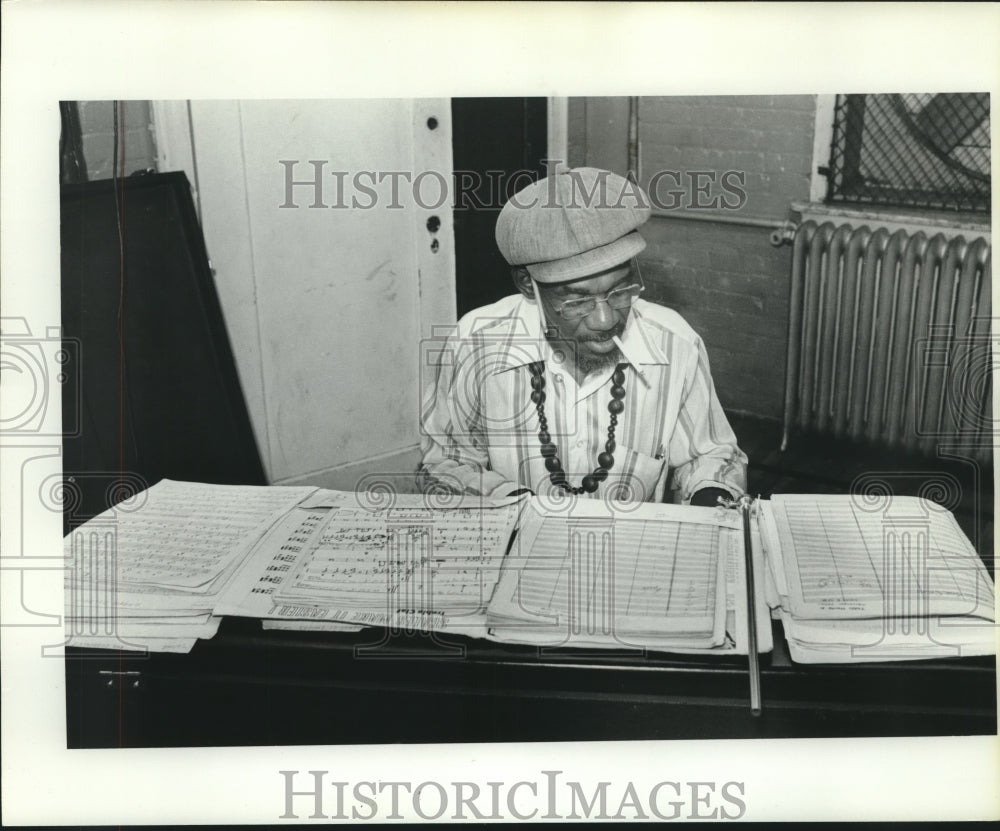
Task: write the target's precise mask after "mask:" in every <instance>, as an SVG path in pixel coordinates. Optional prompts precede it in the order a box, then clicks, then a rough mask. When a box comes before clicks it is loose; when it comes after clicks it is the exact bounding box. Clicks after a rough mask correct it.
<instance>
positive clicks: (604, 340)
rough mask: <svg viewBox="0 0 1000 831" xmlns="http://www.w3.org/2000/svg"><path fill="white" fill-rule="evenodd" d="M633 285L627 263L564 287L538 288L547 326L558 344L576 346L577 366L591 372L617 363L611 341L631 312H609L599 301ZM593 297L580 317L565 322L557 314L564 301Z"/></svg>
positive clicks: (546, 286) (566, 284)
mask: <svg viewBox="0 0 1000 831" xmlns="http://www.w3.org/2000/svg"><path fill="white" fill-rule="evenodd" d="M634 282H635V279H634V275H633V273H632V267H631V264H630V263H624V264H623V265H620V266H618V267H616V268H613V269H609V270H608V271H602V272H600V273H598V274H594V275H591V276H590V277H583V278H581V279H579V280H573V281H572V282H568V283H557V284H547V285H544V284H538V293H539V296H540V300H541V303H542V308H543V309H544V310H545V319H546V321H548V324H549V326H553V327H555V328H556V330H557V331H558V337H559V338H560V339H561V340H566V341H573V342H575V344H576V355H577V366H578V367H579V368H580V369H582V370H584V371H586V372H591V371H593V370H595V369H598V368H600V367H602V366H605V365H607V364H613V363H617V362H618V360H619V359H620V354H619V351H618V347H617V346H616V345H615V342H614V341H613V340H612V338H613V337H614V336H616V335H617V336H618V337H621V336H622V333H623V332H624V331H625V323H626V322H627V321H628V316H629V313H630V312H631V309H630V308H628V307H626V308H624V309H612V308H611V307H610V306H609V305H608V304H607V303H606V302H605V301H603V300H602V299H600V298H603V297H604V295H605V294H606V293H607V292H609V291H611V290H612V289H617V288H622V287H624V286H628V285H631V284H632V283H634ZM589 297H597V298H599V299H598V302H597V305H596V306H595V307H594V310H593V311H592V312H590V314H587V315H585V316H583V317H580V318H577V319H575V320H572V319H570V320H568V319H566V318H565V317H564V316H563V315H562V314H560V313H559V311H557V310H558V309H559V307H560V306H561V305H562V304H563V303H565V302H566V301H567V300H584V299H586V298H589Z"/></svg>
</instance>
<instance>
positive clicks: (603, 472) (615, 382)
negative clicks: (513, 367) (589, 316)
mask: <svg viewBox="0 0 1000 831" xmlns="http://www.w3.org/2000/svg"><path fill="white" fill-rule="evenodd" d="M626 366H627V364H618V365H617V366H616V367H615V371H614V373H613V374H612V376H611V400H610V401H609V402H608V412H609V413H610V414H611V421H610V426H609V427H608V440H607V441H606V442H605V444H604V452H603V453H601V454H599V455H598V457H597V467H596V468H595V469H594V472H593V473H588V474H587V475H586V476H584V477H583V481H582V482H581V483H580V485H579V487H575V486H573V485H571V484H570V483H569V480H568V479H567V478H566V473H565V471H564V470H563V467H562V462H560V461H559V457H558V456H557V455H556V452H557V450H556V446H555V444H553V443H552V437H551V436H550V435H549V423H548V421H547V420H546V418H545V364H544V363H542V362H541V361H538V362H536V363H533V364H529V365H528V369H529V370H530V371H531V400H532V402H533V403H534V405H535V409H536V410H537V411H538V440H539V442H541V445H542V456H544V457H545V469H546V470H547V471H548V472H549V479H550V480H551V482H552V484H553V485H555V486H556V487H558V488H561V489H562V490H564V491H567V492H569V493H575V494H581V493H593V492H594V491H596V490H597V487H598V485H600V484H601V482H603V481H604V480H605V479H607V478H608V471H609V470H611V468H613V467H614V466H615V456H614V453H615V446H616V445H615V427H616V426H617V425H618V416H619V414H620V413H621V412H622V411H623V410H624V409H625V404H624V401H623V399H624V398H625V367H626Z"/></svg>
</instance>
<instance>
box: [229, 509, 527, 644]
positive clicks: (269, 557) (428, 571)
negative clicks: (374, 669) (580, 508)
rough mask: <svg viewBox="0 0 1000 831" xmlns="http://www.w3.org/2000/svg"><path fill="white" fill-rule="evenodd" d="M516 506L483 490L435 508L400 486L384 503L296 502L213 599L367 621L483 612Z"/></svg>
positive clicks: (238, 610)
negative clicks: (463, 503) (479, 495)
mask: <svg viewBox="0 0 1000 831" xmlns="http://www.w3.org/2000/svg"><path fill="white" fill-rule="evenodd" d="M352 496H353V495H352ZM520 509H521V503H519V502H517V501H510V500H486V499H483V500H477V503H476V505H475V506H472V505H470V506H469V507H465V508H463V507H459V508H452V507H449V508H446V509H434V508H431V507H427V506H426V505H425V504H423V501H422V498H420V501H418V500H417V498H411V497H408V496H407V495H400V496H398V497H397V498H396V500H395V502H394V504H393V506H392V507H389V508H385V509H373V508H372V507H370V506H365V505H361V504H358V500H353V499H350V500H342V501H341V502H340V503H339V504H338V505H337V506H335V507H334V508H331V509H330V510H329V511H326V510H322V509H319V508H317V509H315V510H306V509H304V508H302V507H300V508H298V509H296V510H295V511H293V512H291V513H290V514H289V515H288V516H287V517H285V518H284V519H283V520H282V521H281V522H280V523H279V524H278V525H277V526H275V528H274V529H273V530H272V532H271V533H269V534H268V536H267V537H266V538H265V540H264V541H262V543H261V544H260V545H258V546H257V549H256V551H255V554H254V555H252V559H251V561H250V562H248V564H247V566H246V567H245V568H244V569H243V571H242V573H241V574H240V575H238V576H237V578H236V580H234V583H233V585H232V586H231V587H230V589H229V590H227V592H226V593H225V595H224V596H223V599H222V600H223V603H222V605H221V607H220V608H221V609H222V611H223V613H227V614H242V615H249V616H255V617H276V618H284V619H294V618H298V619H312V620H325V621H344V622H351V623H361V624H372V625H393V624H396V623H398V622H399V621H400V620H401V619H404V618H405V619H406V620H407V621H408V624H412V625H413V627H414V628H444V627H447V626H448V625H449V624H450V623H451V622H454V621H455V620H456V619H457V620H460V621H461V620H464V621H466V622H468V621H469V620H471V619H473V618H476V619H478V618H483V617H484V610H485V607H486V604H487V603H488V602H489V599H490V596H491V594H492V591H493V588H494V586H495V585H496V581H497V579H498V576H499V569H500V564H501V561H502V559H503V556H504V552H505V551H506V550H507V546H508V544H509V542H510V538H511V534H512V533H513V531H514V527H515V525H516V523H517V518H518V515H519V512H520ZM476 625H477V626H481V625H482V624H481V621H480V622H479V623H477V624H476Z"/></svg>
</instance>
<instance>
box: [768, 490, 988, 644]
mask: <svg viewBox="0 0 1000 831" xmlns="http://www.w3.org/2000/svg"><path fill="white" fill-rule="evenodd" d="M758 516H759V520H760V525H761V530H762V538H763V544H764V547H765V549H766V558H767V561H768V564H769V569H770V578H771V580H772V581H773V582H772V586H773V589H772V591H773V593H774V595H775V596H773V597H772V598H771V603H772V605H775V606H776V613H777V615H778V616H779V617H780V619H781V622H782V626H783V627H784V630H785V636H786V638H787V640H788V647H789V653H790V655H791V657H792V659H793V660H795V661H797V662H799V663H845V662H851V663H853V662H865V661H895V660H912V659H917V658H942V657H959V656H966V655H991V654H994V653H995V651H996V638H997V630H996V627H995V625H994V603H995V601H994V593H993V582H992V580H991V579H990V576H989V573H988V572H987V571H986V569H985V567H984V566H983V563H982V561H981V560H980V559H979V557H978V556H977V554H976V552H975V549H974V548H973V547H972V545H971V543H970V542H969V540H968V538H966V536H965V535H964V534H963V533H962V530H961V529H960V528H959V527H958V524H957V522H956V521H955V518H954V516H952V514H951V513H950V512H949V511H947V510H946V509H944V508H942V507H941V506H940V505H938V504H936V503H934V502H930V501H928V500H925V499H920V498H917V497H902V496H891V497H890V496H887V497H885V498H883V499H877V500H876V499H866V498H865V497H861V496H807V495H785V496H774V497H772V498H771V500H770V503H769V504H767V503H759V513H758Z"/></svg>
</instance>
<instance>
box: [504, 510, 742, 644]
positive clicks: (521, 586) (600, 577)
mask: <svg viewBox="0 0 1000 831" xmlns="http://www.w3.org/2000/svg"><path fill="white" fill-rule="evenodd" d="M663 507H665V506H660V507H659V508H649V509H647V508H645V507H644V508H643V509H641V510H637V511H636V512H635V513H634V514H625V515H619V516H614V517H603V518H602V517H598V516H579V517H576V518H572V517H570V518H567V517H565V516H561V515H552V516H547V515H545V514H544V513H543V512H528V513H527V516H526V517H525V518H524V519H523V520H522V525H521V530H520V534H519V537H518V542H517V543H516V544H515V551H513V552H512V554H511V559H510V561H509V562H508V564H507V566H506V567H505V570H504V573H503V575H502V577H501V580H500V584H499V585H498V587H497V591H496V594H495V596H494V599H493V602H492V603H491V605H490V610H489V620H490V624H491V626H494V627H495V628H496V630H497V631H498V632H502V633H503V635H504V637H507V636H510V637H512V639H523V640H528V641H531V642H552V643H555V642H574V641H579V642H588V643H595V644H602V643H604V644H611V643H614V642H617V643H618V644H619V645H621V646H630V645H631V646H643V645H649V644H658V645H663V644H665V643H668V642H669V643H670V644H672V645H677V646H688V647H702V648H711V647H713V646H718V645H722V644H723V643H724V642H725V636H726V630H725V625H726V613H727V605H729V604H728V602H727V595H728V592H727V585H726V577H727V567H726V562H727V558H728V556H729V551H730V548H731V542H732V539H733V538H734V534H735V531H734V529H733V528H732V523H731V521H730V520H729V518H728V517H727V518H725V519H724V520H722V521H720V523H719V524H713V522H712V521H710V517H711V515H710V514H709V513H708V512H706V513H705V514H704V515H698V517H697V518H698V521H694V522H685V521H680V520H679V517H680V515H679V514H677V513H676V512H671V511H667V510H663Z"/></svg>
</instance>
